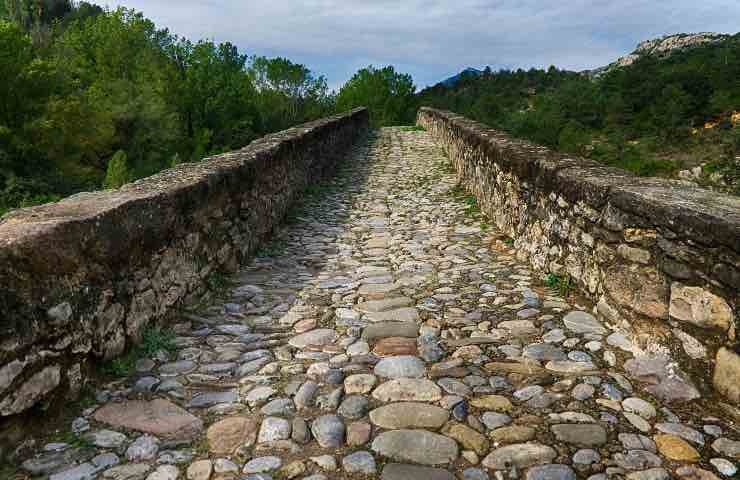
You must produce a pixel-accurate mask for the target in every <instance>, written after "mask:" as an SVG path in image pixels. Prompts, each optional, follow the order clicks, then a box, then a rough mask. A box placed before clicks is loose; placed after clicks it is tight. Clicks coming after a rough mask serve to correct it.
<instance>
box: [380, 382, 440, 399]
mask: <svg viewBox="0 0 740 480" xmlns="http://www.w3.org/2000/svg"><path fill="white" fill-rule="evenodd" d="M373 398H375V399H376V400H380V401H381V402H436V401H438V400H439V399H440V398H442V389H441V388H439V387H438V386H437V384H435V383H434V382H432V381H429V380H427V379H425V378H397V379H395V380H390V381H388V382H385V383H383V384H381V385H380V386H378V387H377V388H376V389H375V390H374V391H373Z"/></svg>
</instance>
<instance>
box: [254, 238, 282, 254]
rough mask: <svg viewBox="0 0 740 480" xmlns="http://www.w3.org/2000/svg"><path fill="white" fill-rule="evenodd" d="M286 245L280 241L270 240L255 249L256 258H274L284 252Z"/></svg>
mask: <svg viewBox="0 0 740 480" xmlns="http://www.w3.org/2000/svg"><path fill="white" fill-rule="evenodd" d="M285 247H286V244H285V242H283V241H282V240H272V241H271V242H267V243H265V244H264V245H262V246H260V247H259V248H258V249H257V256H258V257H276V256H278V255H280V254H281V253H282V252H283V251H284V250H285Z"/></svg>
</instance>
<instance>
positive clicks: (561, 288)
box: [545, 273, 576, 298]
mask: <svg viewBox="0 0 740 480" xmlns="http://www.w3.org/2000/svg"><path fill="white" fill-rule="evenodd" d="M545 283H547V286H548V287H550V288H552V289H554V290H557V292H558V295H560V296H561V297H563V298H567V297H568V295H570V293H571V292H572V291H573V290H574V289H575V288H576V284H575V282H574V281H573V278H572V277H571V276H570V275H555V274H554V273H550V274H548V275H547V279H546V281H545Z"/></svg>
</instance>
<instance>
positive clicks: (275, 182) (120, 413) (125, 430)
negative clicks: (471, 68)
mask: <svg viewBox="0 0 740 480" xmlns="http://www.w3.org/2000/svg"><path fill="white" fill-rule="evenodd" d="M418 124H419V125H420V126H421V127H423V128H400V127H399V128H383V129H380V130H377V131H369V130H368V128H367V126H368V116H367V112H366V111H365V110H362V109H360V110H355V111H353V112H349V113H347V114H343V115H338V116H335V117H332V118H328V119H324V120H320V121H318V122H314V123H311V124H307V125H304V126H301V127H297V128H294V129H291V130H288V131H286V132H281V133H280V134H276V135H273V136H269V137H266V138H264V139H262V140H259V141H257V142H255V143H253V144H252V145H250V146H249V147H246V148H245V149H243V150H240V151H237V152H233V153H229V154H225V155H221V156H218V157H214V158H211V159H209V161H208V162H203V163H199V164H188V165H182V166H179V167H177V168H176V169H174V170H170V171H166V172H163V173H161V174H158V175H155V176H154V177H150V178H148V179H144V180H142V181H139V182H135V183H134V184H131V185H129V186H126V187H124V188H122V189H121V190H118V191H114V192H101V193H94V194H84V195H79V196H76V197H73V198H71V199H68V200H65V201H63V202H61V203H59V204H57V205H52V206H42V207H35V208H32V209H26V210H21V211H18V212H15V213H12V214H10V215H9V216H6V217H4V218H3V220H2V221H1V222H0V265H2V267H0V282H1V283H2V285H3V290H2V291H1V292H0V328H2V335H3V336H2V338H1V339H0V340H1V341H2V348H1V349H0V415H2V416H3V418H4V420H3V423H2V434H1V435H2V441H3V454H4V455H5V457H7V458H9V459H10V464H9V465H10V466H9V467H6V468H5V470H2V467H0V476H2V475H3V474H4V475H5V476H4V477H3V478H11V479H13V478H18V479H24V478H28V477H34V478H35V477H39V478H46V477H48V478H50V479H52V480H89V479H96V478H101V479H106V480H144V479H146V480H176V479H178V478H179V479H188V480H216V479H249V480H267V479H284V478H288V479H293V478H296V479H306V480H322V479H323V480H327V479H354V478H358V479H360V478H382V479H384V480H418V479H423V480H442V479H445V480H447V479H449V480H454V479H463V480H479V479H494V478H495V479H505V478H510V479H518V478H526V479H527V480H550V479H564V480H570V479H576V478H582V479H587V478H588V479H591V480H606V479H610V478H627V479H630V480H649V479H655V480H662V479H668V478H682V479H692V480H693V479H714V478H731V477H733V476H734V475H735V474H736V468H737V467H736V465H737V464H738V462H740V429H739V428H738V423H737V422H738V421H740V409H738V408H737V405H738V404H740V360H738V358H739V357H738V353H737V352H738V349H737V340H736V337H735V335H736V333H735V332H736V328H737V327H738V314H737V312H738V285H739V284H740V281H739V279H738V277H739V275H740V274H739V273H738V272H739V270H738V253H739V252H740V228H739V226H740V203H739V202H738V201H737V200H735V199H732V198H729V197H723V196H719V195H715V194H711V193H709V192H705V191H702V190H699V189H695V188H691V187H688V186H686V185H682V184H676V183H669V182H667V181H662V180H655V179H648V180H646V179H637V178H634V177H631V176H629V175H627V174H625V173H624V172H621V171H618V170H613V169H609V168H606V167H603V166H600V165H597V164H592V163H589V162H587V161H585V160H583V159H569V158H564V157H562V156H558V155H556V154H554V153H552V152H549V151H547V150H546V149H544V148H542V147H537V146H534V145H531V144H527V143H525V142H520V141H515V140H513V139H511V138H508V137H506V136H505V135H502V134H500V133H498V132H495V131H493V130H490V129H487V128H486V127H485V126H483V125H480V124H476V123H474V122H470V121H468V120H466V119H464V118H462V117H459V116H456V115H454V114H451V113H448V112H440V111H436V110H431V109H422V110H421V111H420V113H419V118H418ZM283 220H286V221H285V222H283ZM548 275H549V276H548ZM155 324H166V325H167V327H166V328H167V329H168V331H171V332H173V333H172V334H171V336H167V335H164V334H162V331H157V330H154V331H157V332H159V335H160V336H165V337H167V338H166V341H162V342H161V346H162V348H161V349H158V350H156V351H148V350H146V349H144V350H142V349H138V350H135V351H137V352H142V351H146V352H147V354H146V355H141V356H140V357H139V358H135V359H134V360H135V363H133V364H132V365H124V366H125V367H127V368H126V369H124V371H123V372H121V371H120V368H119V369H118V370H119V371H118V372H117V373H118V374H122V375H123V376H122V378H119V379H115V380H111V378H110V377H109V375H110V371H109V370H105V369H104V368H103V369H101V368H100V367H101V365H110V363H105V362H106V361H109V360H110V359H113V358H114V357H117V356H119V355H121V354H122V353H124V350H125V349H127V348H129V349H130V348H131V346H132V345H135V344H137V343H140V342H142V340H143V342H144V344H145V345H147V342H148V341H149V340H151V338H149V337H147V335H150V336H151V334H150V333H148V332H152V331H153V330H152V326H153V325H155ZM150 343H151V342H150ZM155 345H157V344H156V343H155ZM149 346H150V347H151V345H149ZM126 358H129V359H130V358H131V355H130V354H129V355H128V356H127V357H126ZM121 363H122V362H120V361H119V363H118V365H119V367H120V366H121ZM101 370H104V371H107V372H108V373H107V374H106V375H103V376H102V378H101V377H100V371H101ZM91 377H92V378H97V379H96V380H89V379H90V378H91ZM80 396H82V398H83V401H82V402H76V401H74V399H76V398H78V397H80ZM60 405H61V408H60ZM60 411H61V413H60ZM45 412H48V416H49V417H50V418H48V419H46V420H45V421H44V422H41V424H42V428H41V429H39V428H33V429H32V425H35V424H34V422H33V421H32V419H34V418H37V417H39V416H44V415H45Z"/></svg>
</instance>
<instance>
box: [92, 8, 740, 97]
mask: <svg viewBox="0 0 740 480" xmlns="http://www.w3.org/2000/svg"><path fill="white" fill-rule="evenodd" d="M100 3H102V2H100ZM116 5H123V6H126V7H130V8H134V9H136V10H138V11H141V12H143V13H144V14H145V15H146V16H147V17H148V18H150V19H152V20H153V21H154V22H155V23H156V24H157V25H158V26H159V27H167V28H169V29H170V31H171V32H173V33H175V34H178V35H181V36H185V37H187V38H189V39H191V40H198V39H201V38H205V39H211V40H215V41H217V42H226V41H228V42H231V43H233V44H235V45H237V46H238V47H239V49H240V50H241V51H242V52H244V53H247V54H249V55H265V56H283V57H287V58H289V59H291V60H292V61H294V62H298V63H303V64H305V65H306V66H308V67H309V68H311V70H313V71H314V72H316V73H317V74H322V75H324V76H325V77H326V78H327V82H328V84H329V86H330V88H339V87H340V86H341V85H342V84H343V83H344V82H345V81H347V80H348V79H349V78H350V77H351V76H352V75H353V74H354V72H356V71H357V70H358V69H360V68H362V67H365V66H367V65H370V64H372V65H375V66H384V65H393V66H394V67H395V68H396V70H397V71H401V72H404V73H410V74H411V75H412V76H413V77H414V81H415V83H416V85H417V87H424V86H428V85H433V84H436V83H437V82H439V81H441V80H443V79H445V78H447V77H449V76H451V75H454V74H455V73H457V72H459V71H461V70H463V69H465V68H467V67H475V68H482V67H485V66H486V65H490V66H491V67H492V68H494V69H498V68H520V67H521V68H529V67H548V66H550V65H555V66H557V67H560V68H565V69H570V70H584V69H589V68H594V67H599V66H603V65H606V64H608V63H611V62H612V61H614V60H616V59H617V58H618V57H620V56H622V55H625V54H627V53H629V52H631V51H632V50H633V49H634V47H635V46H636V45H637V43H638V42H640V41H642V40H647V39H650V38H655V37H659V36H662V35H666V34H672V33H679V32H722V33H735V32H737V31H738V29H739V28H740V27H739V26H740V1H738V0H690V1H689V0H641V1H638V0H591V1H587V0H444V1H443V0H403V1H401V0H396V1H393V0H201V1H195V0H177V1H172V0H116V1H114V2H110V3H108V6H110V7H115V6H116Z"/></svg>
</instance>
